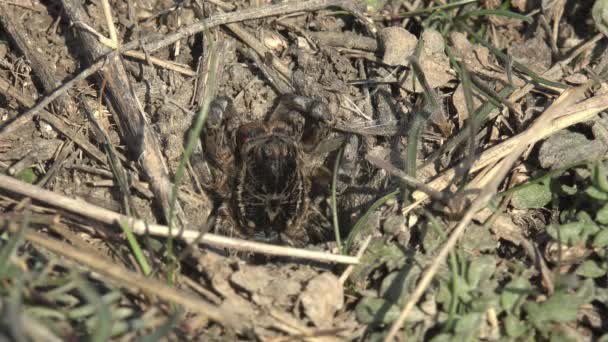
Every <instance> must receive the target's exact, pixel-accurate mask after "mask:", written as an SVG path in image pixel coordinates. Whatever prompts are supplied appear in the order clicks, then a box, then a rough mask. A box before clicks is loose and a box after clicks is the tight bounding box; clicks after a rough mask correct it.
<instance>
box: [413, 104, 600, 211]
mask: <svg viewBox="0 0 608 342" xmlns="http://www.w3.org/2000/svg"><path fill="white" fill-rule="evenodd" d="M607 104H608V94H601V95H596V96H594V97H591V98H589V99H587V100H584V101H582V102H580V103H577V104H576V106H570V107H568V106H564V107H563V108H562V107H561V106H560V109H559V111H558V112H556V113H555V114H553V115H552V116H551V118H550V119H548V121H547V122H546V123H545V124H544V125H542V126H540V127H536V130H533V131H531V130H530V129H528V130H526V131H525V132H522V133H520V134H518V135H516V136H514V137H512V138H509V139H508V140H506V141H504V142H502V143H500V144H498V145H496V146H494V147H491V148H489V149H487V150H486V151H484V152H482V153H481V155H480V156H479V159H478V160H477V161H476V162H475V164H474V165H473V167H472V168H471V172H476V171H479V170H481V169H482V168H484V167H487V166H488V165H493V164H495V163H496V162H498V161H499V160H501V159H502V158H504V157H505V156H507V155H508V154H510V153H511V152H512V151H513V150H514V149H515V148H516V147H517V146H519V145H520V144H521V143H522V141H526V140H529V141H530V143H535V142H537V141H540V140H543V139H546V138H547V137H549V136H550V135H552V134H555V133H556V132H558V131H560V130H562V129H564V128H566V127H569V126H572V125H574V124H577V123H580V122H584V121H586V120H589V119H590V118H592V117H593V116H595V115H597V113H599V112H601V111H603V110H605V109H606V107H607ZM554 105H557V104H554ZM552 108H555V107H553V106H552ZM547 110H548V109H547ZM531 132H533V134H532V133H531ZM455 175H456V170H455V169H453V168H452V169H449V170H446V171H444V172H443V173H441V174H440V175H439V176H438V177H437V178H435V179H433V180H432V181H431V182H429V183H428V185H429V186H430V187H431V188H433V189H435V190H441V189H443V188H444V187H445V186H447V185H448V184H450V182H451V180H452V178H453V177H454V176H455ZM414 198H415V199H416V200H417V201H420V200H424V199H426V198H428V195H427V194H426V193H424V192H415V193H414Z"/></svg>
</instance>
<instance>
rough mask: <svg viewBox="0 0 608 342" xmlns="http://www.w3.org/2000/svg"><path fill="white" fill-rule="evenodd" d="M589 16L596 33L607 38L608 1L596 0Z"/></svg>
mask: <svg viewBox="0 0 608 342" xmlns="http://www.w3.org/2000/svg"><path fill="white" fill-rule="evenodd" d="M591 16H593V22H594V23H595V27H596V28H597V30H598V31H600V32H601V33H603V34H604V35H605V36H608V26H606V24H607V23H608V1H607V0H596V1H595V3H594V4H593V8H592V9H591Z"/></svg>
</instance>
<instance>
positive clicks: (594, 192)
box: [585, 185, 608, 202]
mask: <svg viewBox="0 0 608 342" xmlns="http://www.w3.org/2000/svg"><path fill="white" fill-rule="evenodd" d="M585 193H586V194H587V196H589V197H591V198H592V199H594V200H598V201H602V202H605V201H608V192H604V191H602V190H600V189H599V188H598V187H596V186H594V185H590V186H589V187H587V189H585Z"/></svg>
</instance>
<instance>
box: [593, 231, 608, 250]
mask: <svg viewBox="0 0 608 342" xmlns="http://www.w3.org/2000/svg"><path fill="white" fill-rule="evenodd" d="M606 246H608V228H604V229H602V230H600V232H599V233H597V234H596V235H595V237H594V238H593V247H596V248H604V247H606Z"/></svg>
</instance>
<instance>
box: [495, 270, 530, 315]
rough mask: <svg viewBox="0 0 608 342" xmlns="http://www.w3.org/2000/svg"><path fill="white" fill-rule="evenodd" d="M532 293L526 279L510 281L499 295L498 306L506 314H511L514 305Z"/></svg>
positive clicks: (520, 278)
mask: <svg viewBox="0 0 608 342" xmlns="http://www.w3.org/2000/svg"><path fill="white" fill-rule="evenodd" d="M531 292H532V286H531V285H530V282H528V280H527V279H525V278H522V277H519V278H516V279H513V280H511V281H510V282H509V283H508V284H507V285H506V286H505V287H504V289H503V290H502V293H501V294H500V305H501V306H502V308H503V309H504V310H505V311H507V312H513V309H514V308H515V305H516V304H517V303H518V302H519V301H520V300H522V299H523V298H525V297H527V296H528V295H529V294H530V293H531Z"/></svg>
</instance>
